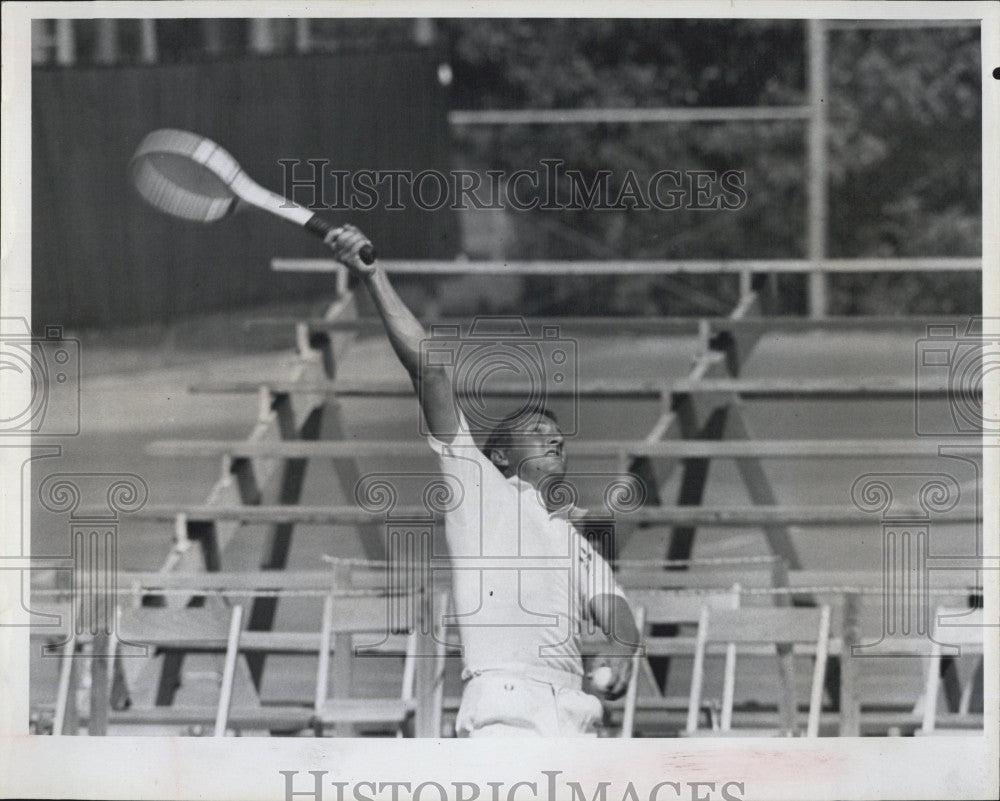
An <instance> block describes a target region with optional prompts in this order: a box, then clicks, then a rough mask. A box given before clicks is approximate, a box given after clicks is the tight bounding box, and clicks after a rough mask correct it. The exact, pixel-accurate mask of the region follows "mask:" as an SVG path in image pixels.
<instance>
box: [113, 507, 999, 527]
mask: <svg viewBox="0 0 1000 801" xmlns="http://www.w3.org/2000/svg"><path fill="white" fill-rule="evenodd" d="M909 511H912V514H913V515H914V516H917V517H919V516H920V515H921V511H920V510H919V509H913V510H909ZM427 514H428V513H427V510H426V508H425V507H423V506H412V507H411V506H400V507H398V508H396V509H395V510H394V511H393V515H394V516H396V517H403V518H408V519H420V518H426V517H427ZM908 514H909V512H908V511H907V510H900V511H899V515H900V516H902V517H906V516H907V515H908ZM178 515H183V516H184V517H185V518H186V519H187V520H189V521H199V520H202V521H210V520H237V521H239V522H241V523H247V524H251V525H252V524H260V523H297V524H304V525H311V524H330V525H357V524H360V523H377V522H384V520H385V515H384V514H375V513H373V512H369V511H367V510H365V509H361V508H359V507H356V506H290V505H286V506H281V505H279V506H207V505H201V506H185V505H153V506H147V507H144V508H143V509H140V510H138V511H136V512H133V513H130V515H129V517H130V518H132V519H137V520H157V521H162V522H172V521H174V520H175V519H176V518H177V516H178ZM615 518H616V519H618V520H622V521H628V522H631V523H651V524H653V523H662V524H672V525H705V526H711V525H725V526H734V527H735V526H739V527H742V526H760V525H769V524H781V525H798V526H825V525H870V524H871V521H872V519H871V515H866V514H864V513H862V512H861V511H859V510H858V509H855V508H854V507H850V506H848V507H845V506H643V507H640V508H638V509H636V510H634V511H631V512H624V513H617V514H616V515H615ZM941 519H942V520H947V521H948V522H954V523H959V522H961V523H971V522H975V521H977V520H981V519H982V517H981V514H973V513H970V512H964V511H958V512H956V511H953V512H950V513H949V514H948V515H943V516H942V518H941Z"/></svg>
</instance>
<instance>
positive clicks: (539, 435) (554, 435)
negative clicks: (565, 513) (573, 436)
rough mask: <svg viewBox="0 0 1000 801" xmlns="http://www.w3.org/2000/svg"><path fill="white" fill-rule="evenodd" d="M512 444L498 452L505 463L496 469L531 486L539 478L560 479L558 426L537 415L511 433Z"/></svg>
mask: <svg viewBox="0 0 1000 801" xmlns="http://www.w3.org/2000/svg"><path fill="white" fill-rule="evenodd" d="M511 439H512V441H511V443H510V444H509V445H508V446H507V447H506V448H503V449H502V458H504V459H505V460H506V464H500V465H499V466H500V467H501V468H503V469H504V472H505V473H507V474H508V475H510V474H512V473H513V472H514V471H517V475H518V476H520V477H521V479H523V480H524V481H527V482H528V483H529V484H531V485H532V486H534V487H538V486H539V483H540V482H541V481H542V480H543V479H547V478H550V477H553V476H554V477H557V478H561V477H562V476H563V475H565V473H566V451H565V442H564V440H563V435H562V432H561V431H560V430H559V426H558V425H556V423H555V422H554V421H553V420H551V419H550V418H548V417H546V416H545V415H541V414H540V415H537V416H534V417H531V418H529V419H528V420H526V421H525V424H524V425H523V426H522V427H521V428H519V429H518V430H517V431H516V432H514V433H513V434H512V438H511Z"/></svg>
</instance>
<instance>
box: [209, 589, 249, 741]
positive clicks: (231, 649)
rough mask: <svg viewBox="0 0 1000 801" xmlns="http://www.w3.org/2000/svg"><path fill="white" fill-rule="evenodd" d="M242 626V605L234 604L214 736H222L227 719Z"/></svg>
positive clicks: (231, 700)
mask: <svg viewBox="0 0 1000 801" xmlns="http://www.w3.org/2000/svg"><path fill="white" fill-rule="evenodd" d="M242 626H243V607H242V606H234V607H233V614H232V617H230V619H229V637H228V639H227V640H226V661H225V664H224V665H223V668H222V688H221V690H220V691H219V706H218V708H217V709H216V711H215V730H214V736H216V737H224V736H225V734H226V724H227V723H228V721H229V709H230V707H231V706H232V703H233V682H234V680H235V678H236V659H237V657H238V656H239V650H240V629H241V628H242Z"/></svg>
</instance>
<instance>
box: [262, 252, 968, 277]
mask: <svg viewBox="0 0 1000 801" xmlns="http://www.w3.org/2000/svg"><path fill="white" fill-rule="evenodd" d="M379 266H380V267H381V268H382V269H383V270H385V271H386V272H387V273H392V274H396V275H490V276H496V275H541V276H552V275H727V274H732V275H739V274H741V273H747V274H753V273H770V274H775V273H813V272H822V273H831V274H833V273H840V274H845V273H846V274H850V273H886V272H888V273H900V272H905V273H912V272H977V271H981V270H982V269H983V260H982V259H981V258H977V257H973V256H970V257H944V256H942V257H940V258H938V257H931V258H919V257H912V258H857V259H643V260H623V261H611V260H596V259H594V260H571V259H553V260H544V261H542V260H539V261H441V260H432V259H386V260H385V261H380V262H379ZM271 269H272V270H275V271H278V272H310V273H317V272H318V273H336V272H343V271H344V270H345V269H346V268H345V267H344V265H342V264H341V263H340V262H339V261H336V260H335V259H292V258H274V259H271Z"/></svg>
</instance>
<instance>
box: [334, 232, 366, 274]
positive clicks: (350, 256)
mask: <svg viewBox="0 0 1000 801" xmlns="http://www.w3.org/2000/svg"><path fill="white" fill-rule="evenodd" d="M323 242H324V243H325V244H326V246H327V247H328V248H330V250H332V251H333V257H334V258H335V259H336V260H337V261H339V262H340V263H341V264H343V265H344V266H345V267H347V269H348V270H350V271H351V272H352V273H353V274H354V275H357V276H364V275H368V274H370V273H373V272H375V248H374V247H372V243H371V242H370V241H369V240H368V237H366V236H365V235H364V234H363V233H361V231H359V230H358V229H357V228H355V227H354V226H353V225H342V226H341V227H340V228H334V229H333V230H332V231H330V232H329V233H328V234H327V235H326V236H325V237H323ZM368 256H370V257H371V258H370V259H369V260H366V258H367V257H368Z"/></svg>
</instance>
